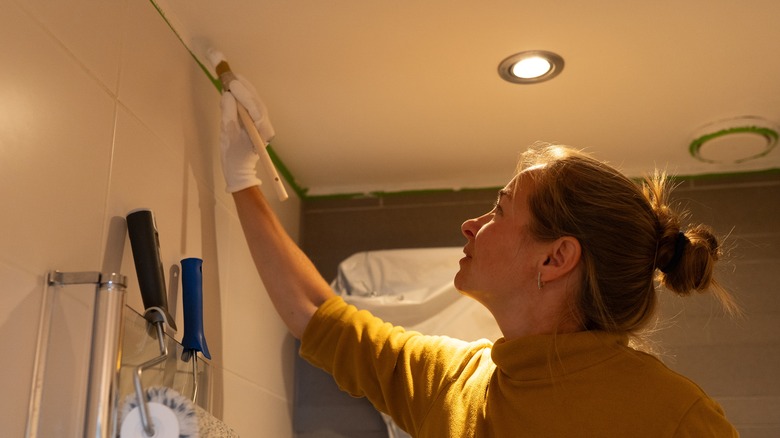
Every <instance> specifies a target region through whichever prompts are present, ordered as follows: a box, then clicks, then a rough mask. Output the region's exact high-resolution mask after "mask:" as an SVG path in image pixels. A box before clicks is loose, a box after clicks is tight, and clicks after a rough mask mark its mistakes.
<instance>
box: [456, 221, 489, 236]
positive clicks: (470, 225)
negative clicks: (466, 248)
mask: <svg viewBox="0 0 780 438" xmlns="http://www.w3.org/2000/svg"><path fill="white" fill-rule="evenodd" d="M483 217H485V216H480V217H475V218H473V219H469V220H467V221H465V222H463V224H461V226H460V232H461V233H463V235H464V236H466V239H469V240H470V239H473V238H474V236H476V235H477V232H478V231H479V229H480V228H482V221H481V219H482V218H483Z"/></svg>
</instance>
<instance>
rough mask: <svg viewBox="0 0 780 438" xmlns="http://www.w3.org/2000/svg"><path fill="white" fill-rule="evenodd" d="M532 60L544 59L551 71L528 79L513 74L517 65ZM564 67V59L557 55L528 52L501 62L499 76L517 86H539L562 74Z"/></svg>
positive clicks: (517, 54)
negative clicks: (538, 84)
mask: <svg viewBox="0 0 780 438" xmlns="http://www.w3.org/2000/svg"><path fill="white" fill-rule="evenodd" d="M531 58H542V59H544V60H545V61H547V62H548V63H549V64H550V69H549V70H547V72H545V73H544V74H541V75H539V76H536V77H527V78H526V77H519V76H517V75H515V74H514V73H513V71H512V70H513V68H514V66H515V65H516V64H518V63H519V62H521V61H523V60H526V59H531ZM563 65H564V62H563V58H562V57H561V56H560V55H558V54H557V53H553V52H548V51H546V50H526V51H524V52H519V53H515V54H514V55H512V56H509V57H507V58H505V59H504V60H503V61H501V63H500V64H498V75H499V76H501V78H502V79H504V80H505V81H508V82H512V83H515V84H537V83H539V82H544V81H549V80H550V79H552V78H554V77H556V76H558V75H559V74H561V71H563Z"/></svg>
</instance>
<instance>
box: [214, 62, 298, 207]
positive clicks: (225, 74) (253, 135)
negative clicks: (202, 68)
mask: <svg viewBox="0 0 780 438" xmlns="http://www.w3.org/2000/svg"><path fill="white" fill-rule="evenodd" d="M208 57H209V60H210V61H211V63H212V65H214V66H215V70H216V72H217V76H218V77H219V81H220V82H221V83H222V88H223V89H224V90H226V91H230V84H231V83H232V82H233V81H236V80H238V79H237V78H236V75H235V74H234V73H233V72H232V71H231V70H230V65H229V64H228V63H227V61H226V60H225V57H224V55H222V53H220V52H218V51H216V50H209V52H208ZM236 106H237V107H238V116H239V117H240V118H241V123H242V124H243V125H244V128H245V129H246V132H247V133H248V134H249V139H250V140H252V144H253V145H254V146H255V151H256V152H257V154H258V155H259V156H260V162H261V163H262V165H263V168H264V169H265V171H266V174H267V175H270V176H271V178H272V179H273V187H274V191H276V196H277V197H278V198H279V200H280V201H284V200H286V199H287V197H288V196H287V190H285V188H284V184H282V180H281V178H279V173H278V172H277V171H276V167H275V166H274V163H273V161H271V156H270V155H269V154H268V150H266V145H267V142H266V141H265V139H263V137H262V136H261V135H260V132H258V130H257V127H256V126H255V123H254V121H253V120H252V117H251V116H250V115H249V112H247V110H246V108H244V105H242V104H241V102H239V101H238V100H236Z"/></svg>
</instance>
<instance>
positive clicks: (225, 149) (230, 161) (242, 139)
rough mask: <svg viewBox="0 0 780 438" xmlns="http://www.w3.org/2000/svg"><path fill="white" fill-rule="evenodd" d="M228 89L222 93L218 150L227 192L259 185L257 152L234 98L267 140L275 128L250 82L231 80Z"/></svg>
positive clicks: (267, 140) (270, 137) (266, 140)
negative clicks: (242, 123) (248, 83)
mask: <svg viewBox="0 0 780 438" xmlns="http://www.w3.org/2000/svg"><path fill="white" fill-rule="evenodd" d="M229 86H230V91H225V92H224V93H222V100H221V102H220V104H221V107H222V126H221V132H220V141H219V143H220V144H219V145H220V152H221V156H222V173H223V175H224V177H225V182H226V183H227V187H226V190H227V191H228V192H229V193H233V192H237V191H239V190H243V189H246V188H248V187H252V186H256V185H260V184H261V183H262V182H261V181H260V179H259V178H258V177H257V172H256V170H255V167H256V165H257V160H258V159H259V156H258V154H257V151H256V150H255V147H254V144H253V143H252V141H251V140H250V139H249V135H248V134H247V133H246V131H245V130H244V127H243V126H242V125H241V122H240V121H239V116H238V107H237V105H236V100H238V102H240V103H241V104H242V105H243V106H244V107H245V108H246V109H247V112H248V113H249V115H250V116H251V117H252V120H253V121H254V124H255V127H256V128H257V131H258V132H259V133H260V136H261V137H262V138H263V140H265V142H266V144H267V143H268V142H269V141H270V140H271V139H272V138H273V137H274V135H275V132H274V128H273V126H272V125H271V121H270V120H269V119H268V110H267V109H266V107H265V105H264V104H263V103H262V101H260V99H259V98H258V97H257V94H256V93H255V92H254V89H253V88H252V87H251V85H247V83H246V82H245V81H243V80H242V79H237V80H233V81H231V83H230V84H229Z"/></svg>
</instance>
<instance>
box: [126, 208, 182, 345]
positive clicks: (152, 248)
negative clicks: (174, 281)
mask: <svg viewBox="0 0 780 438" xmlns="http://www.w3.org/2000/svg"><path fill="white" fill-rule="evenodd" d="M127 233H128V235H129V236H130V246H131V248H132V250H133V261H134V262H135V272H136V275H137V276H138V286H139V287H140V289H141V298H142V299H143V302H144V308H145V309H146V314H145V315H144V316H145V317H146V318H147V319H148V320H149V322H152V323H158V322H161V321H160V319H159V314H158V313H157V312H152V311H150V310H152V309H154V310H158V311H159V312H161V313H162V314H163V316H164V318H165V321H164V322H166V323H167V324H168V325H169V326H170V327H171V328H172V329H174V330H176V322H175V321H174V318H173V317H172V316H171V315H170V314H169V313H168V297H167V295H166V293H165V274H164V273H163V265H162V259H161V257H160V238H159V235H158V233H157V223H156V222H155V220H154V214H153V213H152V211H151V210H146V209H140V210H134V211H132V212H130V213H129V214H128V215H127Z"/></svg>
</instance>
